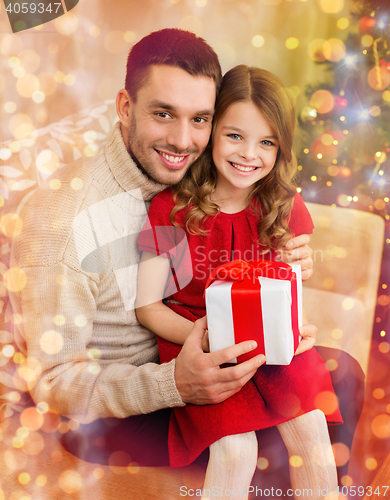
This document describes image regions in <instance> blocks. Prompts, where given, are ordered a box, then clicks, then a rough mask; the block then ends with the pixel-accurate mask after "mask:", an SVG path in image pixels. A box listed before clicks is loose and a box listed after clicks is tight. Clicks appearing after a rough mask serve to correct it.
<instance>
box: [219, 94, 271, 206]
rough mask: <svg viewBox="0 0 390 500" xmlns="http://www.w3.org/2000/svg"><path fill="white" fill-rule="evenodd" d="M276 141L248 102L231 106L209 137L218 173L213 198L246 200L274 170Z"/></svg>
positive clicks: (269, 129) (252, 105)
mask: <svg viewBox="0 0 390 500" xmlns="http://www.w3.org/2000/svg"><path fill="white" fill-rule="evenodd" d="M278 150H279V142H278V139H277V137H276V135H275V133H274V131H273V129H272V127H271V126H270V124H269V123H268V122H267V121H266V120H265V118H264V117H263V115H262V114H261V113H260V111H259V109H258V108H257V106H256V105H255V104H253V102H251V101H238V102H235V103H234V104H232V105H231V106H230V107H229V108H228V109H227V111H226V113H225V114H224V115H223V116H222V117H221V119H220V120H219V121H218V124H217V126H216V128H215V131H214V134H213V160H214V165H215V167H216V169H217V172H218V180H217V187H216V190H215V192H214V193H213V198H214V199H215V200H216V199H217V198H218V199H225V200H226V199H228V198H236V199H240V200H243V199H246V198H247V196H248V195H249V194H250V192H251V190H252V186H253V184H255V183H256V182H257V181H259V180H260V179H261V178H263V177H265V176H266V175H267V174H268V173H269V172H270V171H271V170H272V168H273V167H274V165H275V162H276V158H277V154H278Z"/></svg>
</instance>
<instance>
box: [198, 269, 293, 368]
mask: <svg viewBox="0 0 390 500" xmlns="http://www.w3.org/2000/svg"><path fill="white" fill-rule="evenodd" d="M259 276H264V277H267V278H272V279H282V280H287V281H290V282H291V320H292V330H293V336H294V352H295V351H296V349H297V347H298V344H299V327H298V307H297V304H298V292H297V282H296V276H295V273H294V272H293V270H292V267H291V266H289V265H288V264H285V263H284V262H271V261H266V260H257V261H254V262H250V263H249V262H246V261H244V260H241V259H237V260H233V261H232V262H227V263H226V264H222V265H221V266H218V267H216V268H215V269H214V270H213V271H212V272H211V274H210V276H209V278H208V280H207V283H206V287H205V291H206V289H207V288H208V287H209V286H210V285H211V283H213V281H216V280H223V281H224V280H232V281H234V283H233V285H232V288H231V296H232V308H233V326H234V337H235V341H236V344H238V343H240V342H243V341H245V340H250V339H254V340H256V342H257V348H256V349H255V350H254V351H251V352H249V353H246V354H243V355H242V356H239V357H238V359H237V361H238V362H239V363H241V362H243V361H246V360H247V359H250V358H252V357H253V356H256V355H257V354H266V353H265V346H264V328H263V317H262V308H261V294H260V290H261V285H260V281H259V279H258V278H259Z"/></svg>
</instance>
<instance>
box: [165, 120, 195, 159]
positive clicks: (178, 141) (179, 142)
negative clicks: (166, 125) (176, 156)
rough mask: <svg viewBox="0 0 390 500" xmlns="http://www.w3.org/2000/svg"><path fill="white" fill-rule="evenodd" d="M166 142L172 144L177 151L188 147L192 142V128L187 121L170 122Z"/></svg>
mask: <svg viewBox="0 0 390 500" xmlns="http://www.w3.org/2000/svg"><path fill="white" fill-rule="evenodd" d="M167 141H168V144H169V145H170V146H174V147H175V148H176V150H177V151H178V152H182V151H185V150H187V149H188V148H190V146H191V144H192V130H191V125H190V124H189V123H188V122H184V121H177V122H176V123H175V124H172V125H171V127H170V130H169V136H168V138H167Z"/></svg>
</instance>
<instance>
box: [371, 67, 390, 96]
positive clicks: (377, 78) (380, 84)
mask: <svg viewBox="0 0 390 500" xmlns="http://www.w3.org/2000/svg"><path fill="white" fill-rule="evenodd" d="M367 81H368V83H369V85H370V87H372V88H373V89H374V90H384V89H385V88H386V87H388V86H389V84H390V73H389V71H388V70H387V69H386V68H382V67H380V68H372V69H371V70H370V71H369V72H368V75H367Z"/></svg>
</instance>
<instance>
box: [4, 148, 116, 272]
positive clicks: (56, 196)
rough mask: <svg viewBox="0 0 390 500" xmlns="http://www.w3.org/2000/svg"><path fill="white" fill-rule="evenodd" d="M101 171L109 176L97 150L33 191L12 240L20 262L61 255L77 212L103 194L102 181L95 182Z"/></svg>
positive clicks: (51, 261)
mask: <svg viewBox="0 0 390 500" xmlns="http://www.w3.org/2000/svg"><path fill="white" fill-rule="evenodd" d="M104 171H106V174H107V175H106V177H107V178H109V177H110V175H111V174H110V172H109V168H108V166H107V165H105V161H104V154H103V152H99V153H98V154H97V155H96V157H93V158H80V159H78V160H75V161H74V162H72V163H70V164H69V165H66V166H65V167H63V168H61V169H60V170H59V171H58V172H57V173H56V175H55V176H52V177H51V178H50V179H48V180H47V181H46V182H45V183H44V184H43V185H42V186H41V187H39V188H38V189H37V190H36V191H35V193H34V194H33V195H32V196H31V198H30V199H29V200H28V202H27V203H26V205H25V206H24V208H23V210H22V212H21V219H22V231H21V232H20V234H19V235H18V236H16V237H15V238H14V242H13V254H14V257H16V258H17V260H18V263H19V265H21V266H29V265H31V266H39V265H43V263H46V264H48V265H50V264H54V263H56V262H59V261H60V260H61V259H62V258H63V255H64V252H65V249H66V246H67V244H68V242H69V238H70V237H71V234H72V226H73V221H74V220H75V218H76V217H77V215H78V214H79V213H80V212H81V211H82V210H83V209H84V208H85V207H86V205H91V204H93V203H97V202H98V201H100V200H101V199H103V198H104V196H105V193H104V189H103V188H104V186H103V188H102V186H101V182H102V181H100V182H96V179H97V178H99V177H102V176H101V174H104ZM104 177H105V176H104V175H103V183H104ZM111 179H112V175H111ZM111 182H112V181H111ZM107 191H108V189H107Z"/></svg>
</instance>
